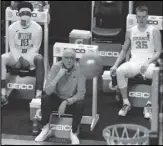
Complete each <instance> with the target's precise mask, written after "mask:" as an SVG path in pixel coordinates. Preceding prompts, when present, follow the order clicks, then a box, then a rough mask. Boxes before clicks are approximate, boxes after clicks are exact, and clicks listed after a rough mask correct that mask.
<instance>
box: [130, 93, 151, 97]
mask: <svg viewBox="0 0 163 146" xmlns="http://www.w3.org/2000/svg"><path fill="white" fill-rule="evenodd" d="M129 96H130V97H138V98H149V97H150V94H149V93H147V92H129Z"/></svg>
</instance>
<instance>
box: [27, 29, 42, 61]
mask: <svg viewBox="0 0 163 146" xmlns="http://www.w3.org/2000/svg"><path fill="white" fill-rule="evenodd" d="M33 31H34V30H33ZM32 39H33V42H34V43H33V47H32V48H31V49H29V50H28V53H27V55H28V59H30V58H32V55H33V54H34V53H36V52H39V50H40V46H41V43H42V27H41V26H40V27H38V29H37V31H36V32H35V33H34V36H33V38H32Z"/></svg>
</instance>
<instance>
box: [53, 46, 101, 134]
mask: <svg viewBox="0 0 163 146" xmlns="http://www.w3.org/2000/svg"><path fill="white" fill-rule="evenodd" d="M56 44H57V43H55V44H54V46H53V64H55V63H56V62H57V61H58V58H59V57H62V54H59V55H56V53H55V52H56V51H55V45H56ZM59 44H62V46H63V44H64V45H66V44H67V43H59ZM71 45H72V46H71V47H72V48H78V49H82V48H80V47H78V45H79V46H80V44H71ZM58 46H59V45H56V48H57V49H58V48H59V47H58ZM83 46H84V45H83ZM86 46H90V45H86ZM67 48H68V47H67ZM85 50H87V49H85ZM95 51H98V50H95ZM60 52H62V50H60ZM86 53H87V52H86ZM76 58H81V55H80V54H79V53H77V55H76ZM92 86H93V89H92V90H93V91H92V94H93V95H92V115H91V116H83V117H82V120H81V124H88V125H89V124H90V125H91V127H90V130H91V131H92V130H93V129H94V127H95V125H96V124H97V122H98V120H99V114H97V90H98V78H97V77H94V78H93V85H92Z"/></svg>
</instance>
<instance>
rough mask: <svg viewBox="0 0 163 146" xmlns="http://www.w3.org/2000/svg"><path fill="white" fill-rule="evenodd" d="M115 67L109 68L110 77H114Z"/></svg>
mask: <svg viewBox="0 0 163 146" xmlns="http://www.w3.org/2000/svg"><path fill="white" fill-rule="evenodd" d="M116 70H117V67H116V66H113V67H111V68H110V75H115V74H116Z"/></svg>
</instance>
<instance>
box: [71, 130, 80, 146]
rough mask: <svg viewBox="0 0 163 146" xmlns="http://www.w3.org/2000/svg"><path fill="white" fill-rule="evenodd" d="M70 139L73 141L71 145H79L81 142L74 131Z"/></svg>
mask: <svg viewBox="0 0 163 146" xmlns="http://www.w3.org/2000/svg"><path fill="white" fill-rule="evenodd" d="M70 139H71V144H73V145H79V144H80V141H79V138H78V137H77V134H76V133H73V132H72V130H71V132H70Z"/></svg>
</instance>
